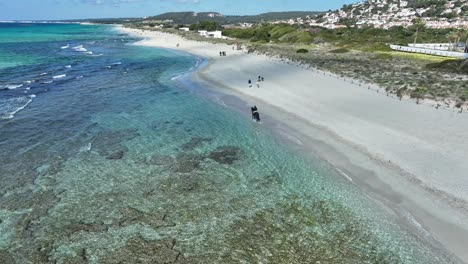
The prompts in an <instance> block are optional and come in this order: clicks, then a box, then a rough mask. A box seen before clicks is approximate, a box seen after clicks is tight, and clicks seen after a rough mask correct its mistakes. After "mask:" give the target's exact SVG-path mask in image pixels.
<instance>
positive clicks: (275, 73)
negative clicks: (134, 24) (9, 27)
mask: <svg viewBox="0 0 468 264" xmlns="http://www.w3.org/2000/svg"><path fill="white" fill-rule="evenodd" d="M120 30H122V31H123V32H126V33H129V34H132V35H134V36H139V37H142V38H144V40H142V41H140V42H138V43H137V44H138V45H145V46H154V47H162V48H170V49H179V50H182V51H186V52H189V53H193V54H195V55H197V56H201V57H205V58H207V59H208V60H209V65H208V66H206V67H204V68H203V69H202V70H200V71H199V72H198V73H196V75H195V76H194V78H195V79H197V80H198V81H200V82H205V83H206V84H207V86H209V87H211V88H210V89H215V90H216V91H217V92H220V93H223V94H227V95H231V96H232V95H234V96H236V97H239V98H240V99H241V100H242V101H244V102H245V103H246V105H245V112H246V114H247V115H250V108H249V107H250V105H254V104H255V105H257V106H258V108H259V111H260V113H261V114H262V117H263V123H264V125H265V126H268V127H271V128H272V130H274V131H275V133H278V134H279V135H283V136H284V138H285V140H288V139H289V140H290V142H291V145H293V147H297V148H298V149H302V150H303V151H305V152H306V153H307V152H308V151H309V150H310V152H311V153H312V152H314V153H315V154H314V155H319V156H320V157H321V158H323V159H326V160H328V161H329V162H330V163H331V164H332V165H334V166H335V167H336V168H337V169H338V170H339V171H340V172H341V173H342V174H343V175H344V176H345V177H347V178H348V179H349V180H350V181H351V182H353V183H355V184H357V185H358V186H360V187H361V188H362V189H363V190H365V191H367V192H368V193H369V195H370V196H372V197H374V198H376V199H378V200H380V201H382V203H384V204H386V205H387V206H389V208H391V209H393V210H394V211H395V212H396V214H399V215H401V217H402V220H404V221H407V222H411V223H413V225H414V227H415V228H419V229H421V230H423V231H421V233H424V232H427V233H428V234H430V235H431V236H432V237H433V238H434V239H435V240H436V241H438V242H440V243H441V244H442V245H443V246H444V247H446V248H447V249H448V250H450V251H451V252H453V253H454V254H455V255H457V256H458V257H459V258H460V259H462V261H464V262H468V252H467V251H466V248H468V220H467V219H468V114H465V113H462V114H459V113H457V112H455V111H453V110H449V109H438V110H437V109H435V108H434V107H430V106H427V105H418V104H416V103H415V102H413V101H411V100H403V101H399V100H397V99H395V98H394V97H391V96H386V94H385V93H383V92H379V93H378V92H377V91H379V89H378V87H375V86H371V89H368V84H365V85H359V84H358V82H356V81H351V80H343V79H342V78H341V79H340V78H338V77H336V76H333V75H330V74H329V73H326V72H321V71H317V70H314V69H306V68H305V67H301V66H298V65H296V64H293V63H285V62H282V61H279V60H278V59H274V58H268V57H265V56H261V55H254V54H246V53H245V52H244V51H234V50H233V49H232V46H228V45H221V44H217V45H214V44H209V43H203V42H195V41H188V40H184V39H182V38H181V37H179V36H175V35H170V34H166V33H162V32H150V31H141V30H134V29H126V28H120ZM177 44H179V47H177ZM220 51H226V52H227V56H226V57H220V56H219V52H220ZM259 75H260V76H263V77H264V78H265V81H264V82H260V88H257V87H256V82H257V76H259ZM249 79H251V80H252V82H253V86H252V88H249V85H248V83H247V81H248V80H249ZM221 99H222V98H221Z"/></svg>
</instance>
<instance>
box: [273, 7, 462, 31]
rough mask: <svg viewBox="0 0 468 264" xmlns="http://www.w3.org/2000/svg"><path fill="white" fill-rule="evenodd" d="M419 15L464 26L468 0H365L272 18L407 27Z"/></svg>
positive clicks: (438, 24)
mask: <svg viewBox="0 0 468 264" xmlns="http://www.w3.org/2000/svg"><path fill="white" fill-rule="evenodd" d="M418 19H420V20H421V21H423V22H424V23H425V24H426V26H427V27H428V28H460V27H465V28H468V0H451V1H448V0H368V1H364V2H360V3H357V4H350V5H344V6H343V8H341V9H339V10H336V11H330V12H327V13H325V14H320V15H317V16H315V17H314V16H312V17H311V16H308V17H306V18H296V19H289V20H287V21H276V23H289V24H299V25H303V24H308V25H310V26H319V27H325V28H329V29H335V28H343V27H348V26H351V27H363V26H371V27H377V28H384V29H388V28H391V27H395V26H402V27H409V26H412V25H413V24H414V21H416V20H418Z"/></svg>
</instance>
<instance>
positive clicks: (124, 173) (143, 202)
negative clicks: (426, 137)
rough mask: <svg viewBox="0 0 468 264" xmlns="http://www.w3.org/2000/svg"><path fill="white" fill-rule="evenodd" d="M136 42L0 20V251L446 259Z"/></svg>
mask: <svg viewBox="0 0 468 264" xmlns="http://www.w3.org/2000/svg"><path fill="white" fill-rule="evenodd" d="M136 41H138V39H137V38H135V37H131V36H128V35H126V34H123V33H121V32H120V31H119V30H118V28H116V27H114V26H108V25H79V24H34V23H29V24H28V23H0V263H6V264H8V263H424V264H428V263H454V260H453V259H452V258H451V257H450V256H449V254H445V253H444V252H445V251H444V250H443V248H442V247H441V246H440V247H439V245H437V244H434V243H432V242H431V243H429V242H428V241H427V239H426V238H425V237H424V236H422V235H421V233H423V232H416V233H415V232H414V230H412V228H408V227H407V226H406V225H405V224H402V223H401V221H399V220H398V217H397V216H396V215H395V213H393V212H392V211H391V210H389V209H386V208H385V207H384V206H383V205H382V204H381V203H379V202H378V201H376V200H375V199H372V197H370V196H369V195H368V194H366V193H365V192H363V191H362V190H361V189H360V188H358V187H357V186H355V185H354V184H353V183H352V182H350V181H349V180H347V179H346V178H344V177H342V176H341V175H340V174H339V173H338V172H337V171H336V169H334V168H333V167H332V166H331V165H330V164H328V163H327V162H325V161H322V160H320V159H318V158H317V159H310V158H306V157H304V156H303V155H300V154H299V153H297V151H295V150H293V149H291V148H290V147H289V146H288V145H287V144H285V143H284V141H282V140H279V139H278V138H277V137H276V136H275V135H274V134H273V133H271V132H270V131H269V130H268V129H266V128H265V127H264V126H262V124H259V123H256V122H252V121H251V120H250V118H249V117H248V115H241V114H239V112H238V111H234V110H233V109H230V108H228V107H226V106H224V105H222V104H219V103H217V102H216V101H214V100H212V99H210V98H209V97H207V96H204V95H203V94H206V93H209V92H205V93H199V92H196V91H197V90H203V89H204V87H203V85H202V84H200V83H196V82H193V81H192V80H191V78H190V75H191V74H192V73H193V72H194V71H196V70H198V69H199V68H200V67H203V66H204V65H205V64H206V60H205V59H204V58H200V57H197V56H194V55H190V54H187V53H182V52H178V51H177V52H176V51H171V50H166V49H159V48H151V47H140V46H137V45H133V44H134V43H135V42H136ZM248 111H249V110H248Z"/></svg>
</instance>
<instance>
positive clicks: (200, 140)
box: [182, 137, 211, 151]
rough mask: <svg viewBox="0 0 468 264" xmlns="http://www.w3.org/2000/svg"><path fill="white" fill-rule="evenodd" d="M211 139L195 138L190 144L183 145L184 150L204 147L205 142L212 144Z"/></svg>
mask: <svg viewBox="0 0 468 264" xmlns="http://www.w3.org/2000/svg"><path fill="white" fill-rule="evenodd" d="M210 141H211V139H210V138H201V137H194V138H192V139H191V140H190V141H189V142H187V143H185V144H183V145H182V149H183V150H186V151H187V150H193V149H195V148H197V147H199V146H200V145H202V144H203V143H204V142H210Z"/></svg>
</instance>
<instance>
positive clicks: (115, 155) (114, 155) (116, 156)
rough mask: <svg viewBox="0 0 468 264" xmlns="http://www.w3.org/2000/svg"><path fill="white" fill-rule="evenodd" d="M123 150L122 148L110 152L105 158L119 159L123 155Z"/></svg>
mask: <svg viewBox="0 0 468 264" xmlns="http://www.w3.org/2000/svg"><path fill="white" fill-rule="evenodd" d="M124 154H125V152H124V150H123V149H120V150H117V151H115V152H112V153H110V154H109V155H108V156H107V157H106V159H108V160H119V159H122V158H123V156H124Z"/></svg>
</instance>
